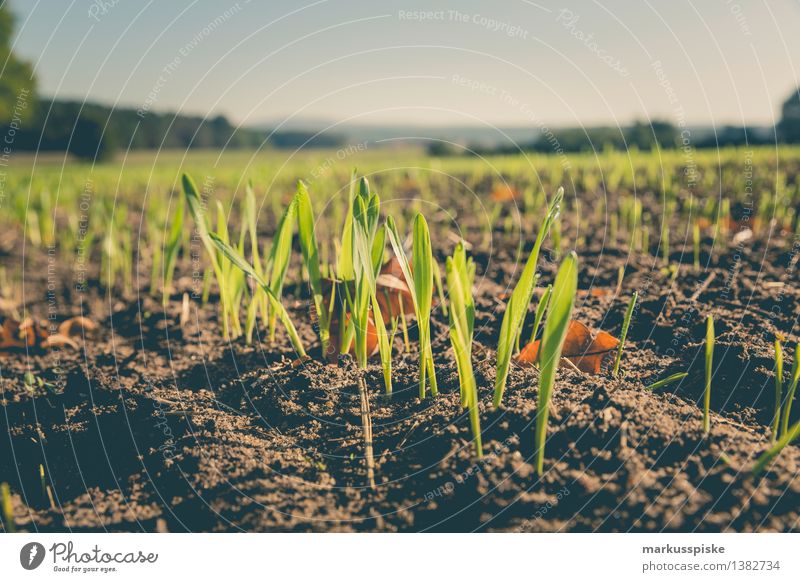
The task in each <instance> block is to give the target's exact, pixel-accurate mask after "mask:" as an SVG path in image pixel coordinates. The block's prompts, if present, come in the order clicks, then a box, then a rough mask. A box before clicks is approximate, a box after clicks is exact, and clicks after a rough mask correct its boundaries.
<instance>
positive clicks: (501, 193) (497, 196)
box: [490, 184, 519, 202]
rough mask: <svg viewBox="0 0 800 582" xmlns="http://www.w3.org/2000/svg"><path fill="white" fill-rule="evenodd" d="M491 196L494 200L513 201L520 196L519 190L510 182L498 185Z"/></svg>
mask: <svg viewBox="0 0 800 582" xmlns="http://www.w3.org/2000/svg"><path fill="white" fill-rule="evenodd" d="M490 196H491V198H492V200H493V201H494V202H513V201H514V200H516V199H517V198H519V194H518V193H517V191H516V190H515V189H514V188H512V187H511V186H509V185H508V184H500V185H498V186H496V187H495V189H494V190H492V193H491V195H490Z"/></svg>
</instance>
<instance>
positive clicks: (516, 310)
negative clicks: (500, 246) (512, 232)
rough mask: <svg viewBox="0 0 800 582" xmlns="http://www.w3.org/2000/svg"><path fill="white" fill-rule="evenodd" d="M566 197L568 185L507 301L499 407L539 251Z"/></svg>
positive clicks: (500, 344)
mask: <svg viewBox="0 0 800 582" xmlns="http://www.w3.org/2000/svg"><path fill="white" fill-rule="evenodd" d="M563 198H564V188H559V189H558V191H557V192H556V195H555V196H554V197H553V200H552V202H551V203H550V207H549V208H548V210H547V214H546V215H545V217H544V219H543V220H542V224H541V227H540V228H539V233H538V235H537V236H536V242H535V243H534V245H533V250H532V251H531V254H530V255H529V256H528V260H527V262H526V263H525V267H524V269H523V270H522V275H521V276H520V278H519V281H518V282H517V285H516V287H514V290H513V291H512V292H511V298H510V299H509V300H508V304H506V312H505V313H504V314H503V322H502V323H501V325H500V339H499V341H498V344H497V376H496V379H495V385H494V400H493V405H494V407H495V408H497V407H499V406H500V403H501V402H502V401H503V392H504V391H505V388H506V382H507V381H508V372H509V369H510V365H511V356H512V353H513V350H514V346H515V345H516V341H517V338H518V337H519V333H520V329H521V327H522V324H523V322H524V321H525V314H526V313H527V311H528V305H530V302H531V299H532V298H533V292H534V285H535V281H536V263H537V262H538V260H539V250H540V249H541V247H542V242H543V241H544V239H545V237H546V236H547V233H548V232H549V231H550V228H551V226H552V225H553V222H554V221H555V220H556V218H557V216H558V213H559V211H560V208H561V200H562V199H563Z"/></svg>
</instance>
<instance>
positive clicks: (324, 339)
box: [296, 181, 331, 355]
mask: <svg viewBox="0 0 800 582" xmlns="http://www.w3.org/2000/svg"><path fill="white" fill-rule="evenodd" d="M296 200H297V231H298V234H299V235H300V248H301V249H302V251H303V263H304V265H305V268H306V272H307V273H308V282H309V285H310V286H311V294H312V296H313V298H314V310H315V311H316V319H317V324H318V326H319V339H320V343H321V345H322V353H323V355H327V353H328V343H329V342H330V319H331V318H330V316H331V314H330V305H325V300H324V298H323V295H322V272H321V270H320V261H319V251H318V248H317V237H316V235H315V234H314V210H313V208H312V206H311V197H310V196H309V194H308V188H306V185H305V184H304V183H303V182H302V181H298V182H297V194H296Z"/></svg>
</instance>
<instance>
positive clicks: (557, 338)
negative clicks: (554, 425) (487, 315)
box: [535, 252, 578, 475]
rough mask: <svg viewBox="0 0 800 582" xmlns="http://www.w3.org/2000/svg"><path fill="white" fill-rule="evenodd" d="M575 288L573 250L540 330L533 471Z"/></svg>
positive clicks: (540, 458)
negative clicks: (539, 370) (539, 368)
mask: <svg viewBox="0 0 800 582" xmlns="http://www.w3.org/2000/svg"><path fill="white" fill-rule="evenodd" d="M577 289H578V256H577V255H576V254H575V253H574V252H570V254H569V255H567V257H566V258H565V259H564V261H563V262H562V263H561V266H560V267H559V269H558V274H557V275H556V280H555V283H554V284H553V295H552V298H551V299H550V307H549V309H548V311H547V321H545V324H544V332H543V334H542V343H541V357H540V358H539V361H540V367H541V374H540V380H539V394H538V398H537V404H536V435H535V436H536V438H535V441H536V443H535V450H536V471H537V472H538V474H539V475H542V473H543V472H544V446H545V441H546V440H547V419H548V416H549V412H550V397H551V396H552V392H553V384H554V382H555V377H556V371H557V370H558V365H559V363H560V361H561V350H562V348H563V347H564V338H565V337H566V335H567V328H568V327H569V321H570V319H571V318H572V308H573V307H574V305H575V294H576V292H577Z"/></svg>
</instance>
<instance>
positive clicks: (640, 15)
mask: <svg viewBox="0 0 800 582" xmlns="http://www.w3.org/2000/svg"><path fill="white" fill-rule="evenodd" d="M10 6H11V8H12V10H13V11H14V13H15V14H16V15H17V17H18V20H17V37H16V39H15V45H16V50H17V52H18V53H19V54H21V55H22V56H24V57H25V58H27V59H29V60H31V61H33V62H34V63H35V64H36V73H37V76H38V79H39V85H40V90H41V92H42V93H45V94H49V95H56V96H58V97H62V98H77V99H81V100H82V99H87V100H90V101H102V102H106V103H117V104H119V105H125V106H133V107H139V108H141V107H145V108H150V109H152V110H162V111H163V110H170V111H172V110H179V111H182V112H185V113H200V114H203V115H205V114H216V113H223V114H225V115H227V116H228V117H230V118H231V119H232V120H234V121H236V122H239V123H248V124H256V123H263V122H266V121H271V120H284V119H287V118H288V119H292V120H302V119H324V120H328V121H343V120H346V121H350V122H358V123H376V124H377V123H400V124H412V123H413V124H457V125H480V124H485V123H490V124H496V125H530V124H532V123H546V124H548V125H578V124H582V125H593V124H616V123H627V122H629V121H631V120H633V119H642V118H647V117H648V116H649V117H658V118H667V119H671V120H672V121H677V122H679V121H681V120H683V121H684V122H686V123H689V124H715V125H721V124H725V123H734V124H741V123H758V124H770V123H772V122H773V121H774V120H775V119H776V118H777V117H778V116H779V115H780V104H781V102H782V101H783V99H784V98H785V97H786V96H787V94H788V93H789V92H790V91H791V90H793V88H794V87H795V86H796V84H797V82H798V80H800V35H798V34H796V32H797V30H798V29H800V2H798V1H797V0H774V1H769V2H767V1H766V0H752V1H751V0H737V1H733V0H731V1H728V0H703V1H696V2H693V3H691V2H687V1H686V0H674V1H669V2H667V1H663V2H657V1H655V0H643V1H632V0H627V1H620V0H603V1H602V2H592V1H563V2H557V3H556V2H545V1H542V2H538V1H537V2H533V1H527V0H506V1H504V2H493V3H488V2H478V1H469V0H467V1H464V0H462V1H459V2H456V1H444V2H420V1H398V2H373V3H367V2H363V1H362V2H356V1H340V0H313V1H311V0H299V1H298V2H288V1H270V2H262V1H258V0H251V1H247V0H238V2H237V1H235V0H233V1H232V0H222V1H216V2H214V1H210V0H171V1H169V2H166V1H161V2H155V1H147V0H25V1H22V0H10Z"/></svg>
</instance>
